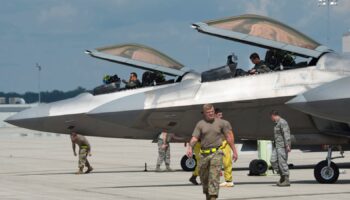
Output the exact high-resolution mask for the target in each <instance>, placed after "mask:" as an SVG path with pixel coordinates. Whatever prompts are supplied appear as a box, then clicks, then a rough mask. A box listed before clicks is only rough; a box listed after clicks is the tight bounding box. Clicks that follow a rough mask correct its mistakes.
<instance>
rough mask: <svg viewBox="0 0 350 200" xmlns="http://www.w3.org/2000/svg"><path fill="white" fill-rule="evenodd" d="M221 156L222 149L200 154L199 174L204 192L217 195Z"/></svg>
mask: <svg viewBox="0 0 350 200" xmlns="http://www.w3.org/2000/svg"><path fill="white" fill-rule="evenodd" d="M222 156H223V152H222V150H218V151H217V152H216V153H212V154H202V155H201V160H200V163H199V164H200V169H199V174H200V179H201V182H202V187H203V193H204V194H209V195H215V196H219V188H220V172H221V167H222Z"/></svg>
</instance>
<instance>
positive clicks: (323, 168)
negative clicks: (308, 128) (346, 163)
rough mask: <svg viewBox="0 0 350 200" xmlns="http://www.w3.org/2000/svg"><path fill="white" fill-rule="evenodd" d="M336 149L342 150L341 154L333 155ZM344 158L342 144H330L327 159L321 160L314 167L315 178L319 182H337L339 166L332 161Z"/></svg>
mask: <svg viewBox="0 0 350 200" xmlns="http://www.w3.org/2000/svg"><path fill="white" fill-rule="evenodd" d="M334 149H337V150H339V151H340V156H337V157H332V152H333V150H334ZM337 158H344V151H343V150H342V148H341V146H331V145H330V146H328V154H327V158H326V160H323V161H321V162H319V163H318V164H317V165H316V166H315V168H314V176H315V179H316V180H317V181H318V182H319V183H335V182H337V180H338V177H339V168H338V166H337V165H336V164H335V163H334V162H332V160H333V159H337Z"/></svg>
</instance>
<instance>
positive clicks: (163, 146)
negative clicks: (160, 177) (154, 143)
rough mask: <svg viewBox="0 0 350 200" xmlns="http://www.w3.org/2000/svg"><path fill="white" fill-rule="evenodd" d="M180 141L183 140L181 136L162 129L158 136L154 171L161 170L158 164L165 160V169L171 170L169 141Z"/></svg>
mask: <svg viewBox="0 0 350 200" xmlns="http://www.w3.org/2000/svg"><path fill="white" fill-rule="evenodd" d="M172 140H175V141H182V140H184V139H183V138H181V137H177V136H176V135H175V134H173V133H168V132H166V131H162V132H161V133H160V134H159V136H158V159H157V165H156V170H155V171H156V172H161V169H160V166H161V165H162V163H163V161H164V162H165V167H166V171H169V172H170V171H173V170H172V169H171V168H170V141H172Z"/></svg>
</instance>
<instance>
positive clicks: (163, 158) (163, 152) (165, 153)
mask: <svg viewBox="0 0 350 200" xmlns="http://www.w3.org/2000/svg"><path fill="white" fill-rule="evenodd" d="M163 162H165V165H166V166H169V165H170V146H169V144H168V146H167V147H166V148H165V149H163V148H162V143H158V160H157V167H158V166H160V165H162V163H163Z"/></svg>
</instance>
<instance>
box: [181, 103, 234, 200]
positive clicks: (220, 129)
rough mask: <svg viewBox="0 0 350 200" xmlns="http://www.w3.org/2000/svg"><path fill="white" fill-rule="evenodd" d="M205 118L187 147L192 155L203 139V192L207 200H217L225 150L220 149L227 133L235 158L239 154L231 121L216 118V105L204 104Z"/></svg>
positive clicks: (189, 154) (190, 155) (195, 130)
mask: <svg viewBox="0 0 350 200" xmlns="http://www.w3.org/2000/svg"><path fill="white" fill-rule="evenodd" d="M203 115H204V119H203V120H201V121H199V122H198V123H197V125H196V127H195V129H194V131H193V134H192V138H191V141H190V143H189V146H188V148H187V156H189V157H192V155H193V147H194V145H195V144H196V143H197V141H198V140H200V141H201V161H200V169H199V173H200V179H201V182H202V187H203V193H204V194H205V195H206V198H207V200H208V199H209V200H215V199H217V198H218V195H219V187H220V171H221V166H222V156H223V152H222V150H221V149H220V146H221V145H222V138H223V135H225V137H226V140H227V142H228V144H229V145H230V147H231V149H232V150H233V160H237V158H238V155H237V152H236V151H235V148H234V141H233V137H232V136H233V133H232V128H231V125H230V123H229V122H227V121H225V120H222V119H217V118H215V110H214V106H213V105H211V104H205V105H204V106H203Z"/></svg>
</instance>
